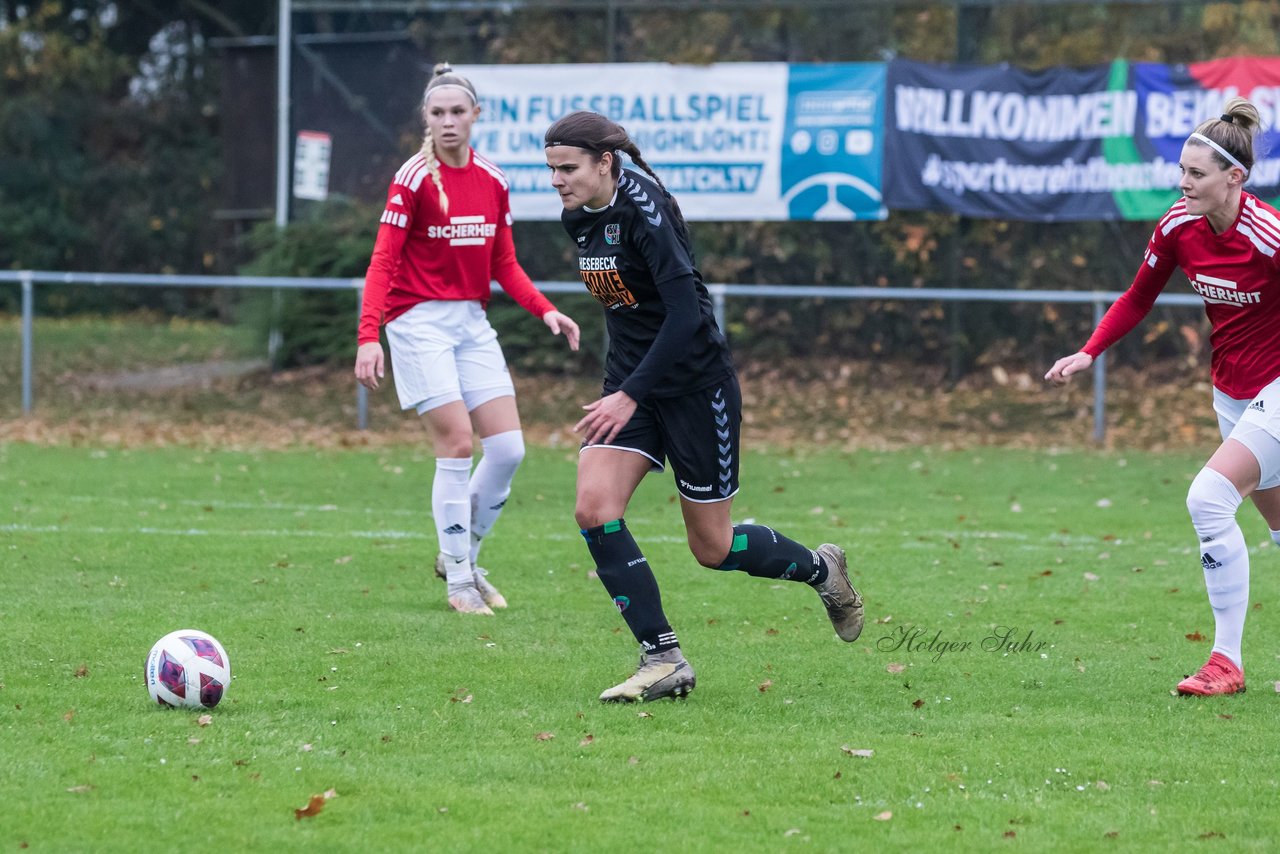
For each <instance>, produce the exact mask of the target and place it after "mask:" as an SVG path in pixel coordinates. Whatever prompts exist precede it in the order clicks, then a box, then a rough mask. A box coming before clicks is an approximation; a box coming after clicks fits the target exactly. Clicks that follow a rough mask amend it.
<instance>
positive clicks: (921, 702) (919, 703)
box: [911, 699, 924, 709]
mask: <svg viewBox="0 0 1280 854" xmlns="http://www.w3.org/2000/svg"><path fill="white" fill-rule="evenodd" d="M911 705H912V706H914V707H915V708H917V709H918V708H920V707H921V706H923V705H924V700H920V699H917V700H913V701H912V703H911Z"/></svg>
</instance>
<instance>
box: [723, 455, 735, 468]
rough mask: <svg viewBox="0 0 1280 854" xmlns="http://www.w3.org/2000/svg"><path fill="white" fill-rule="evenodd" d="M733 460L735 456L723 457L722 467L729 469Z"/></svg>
mask: <svg viewBox="0 0 1280 854" xmlns="http://www.w3.org/2000/svg"><path fill="white" fill-rule="evenodd" d="M732 462H733V457H721V458H720V468H722V469H727V468H728V467H729V464H730V463H732Z"/></svg>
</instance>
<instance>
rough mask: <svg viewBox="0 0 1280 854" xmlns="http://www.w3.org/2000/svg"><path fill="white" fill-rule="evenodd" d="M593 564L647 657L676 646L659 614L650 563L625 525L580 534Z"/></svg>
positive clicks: (659, 596) (659, 600)
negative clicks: (648, 654)
mask: <svg viewBox="0 0 1280 854" xmlns="http://www.w3.org/2000/svg"><path fill="white" fill-rule="evenodd" d="M582 536H583V538H584V539H585V540H586V541H587V549H588V550H590V552H591V557H592V559H593V560H595V563H596V574H598V575H599V576H600V581H601V582H602V583H603V584H604V589H605V590H607V591H609V595H610V596H612V597H613V601H614V604H615V605H617V606H618V611H619V612H621V614H622V619H624V620H626V622H627V627H628V628H629V629H631V634H633V635H635V638H636V640H637V641H639V643H640V647H641V649H643V650H644V651H645V652H646V653H655V652H663V651H665V650H668V649H674V648H675V647H677V646H679V645H680V643H679V641H677V640H676V633H675V632H673V631H672V630H671V624H670V623H668V622H667V617H666V615H665V614H663V613H662V594H661V593H659V592H658V581H657V579H655V578H654V577H653V570H651V569H650V568H649V562H648V561H647V560H645V557H644V555H643V554H641V552H640V547H639V546H637V545H636V541H635V539H633V538H632V536H631V532H630V531H628V530H627V523H626V522H624V521H623V520H621V519H615V520H613V521H612V522H605V523H604V524H603V525H600V526H598V527H595V528H587V529H585V530H583V531H582Z"/></svg>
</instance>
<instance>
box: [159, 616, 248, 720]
mask: <svg viewBox="0 0 1280 854" xmlns="http://www.w3.org/2000/svg"><path fill="white" fill-rule="evenodd" d="M144 676H145V677H146V680H147V693H149V694H150V695H151V699H152V700H154V701H155V702H157V703H159V704H160V705H162V706H173V707H176V708H183V709H212V708H213V707H214V706H216V705H218V703H219V701H221V700H222V695H223V694H224V693H225V692H226V690H227V686H228V685H230V684H231V662H230V660H229V659H228V658H227V651H226V650H225V649H223V648H222V644H220V643H218V641H217V639H216V638H215V637H214V636H213V635H210V634H207V633H206V632H202V631H198V630H196V629H179V630H178V631H176V632H170V633H169V634H167V635H165V636H164V637H162V638H160V640H158V641H156V644H155V646H153V647H151V652H150V653H149V654H148V655H147V666H146V670H145V671H144Z"/></svg>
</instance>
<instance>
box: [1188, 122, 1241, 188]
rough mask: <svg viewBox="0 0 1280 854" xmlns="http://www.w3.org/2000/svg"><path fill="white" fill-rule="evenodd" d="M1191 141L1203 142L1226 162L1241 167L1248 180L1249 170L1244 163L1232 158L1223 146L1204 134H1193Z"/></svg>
mask: <svg viewBox="0 0 1280 854" xmlns="http://www.w3.org/2000/svg"><path fill="white" fill-rule="evenodd" d="M1190 139H1195V140H1199V141H1200V142H1203V143H1204V144H1205V145H1207V146H1209V147H1210V148H1212V149H1213V150H1214V151H1216V152H1218V153H1219V154H1221V155H1222V157H1223V159H1225V160H1226V161H1227V162H1228V163H1230V164H1231V165H1232V166H1239V167H1240V168H1241V169H1244V175H1245V177H1246V178H1247V177H1249V170H1248V169H1245V168H1244V164H1243V163H1241V162H1240V161H1239V160H1236V159H1235V158H1234V157H1232V156H1231V152H1229V151H1227V150H1226V149H1225V148H1223V147H1222V146H1221V145H1218V143H1216V142H1214V141H1213V140H1211V139H1209V137H1207V136H1205V135H1204V134H1202V133H1193V134H1191V136H1190Z"/></svg>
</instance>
